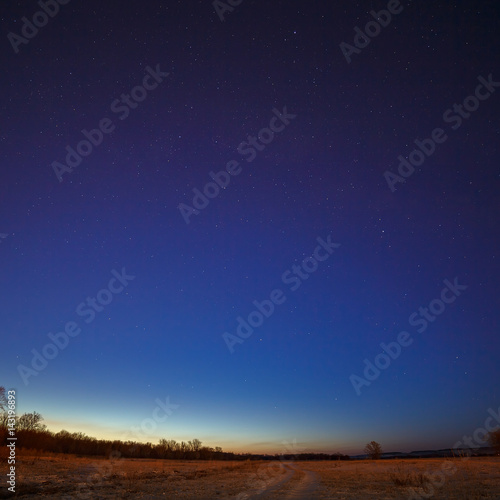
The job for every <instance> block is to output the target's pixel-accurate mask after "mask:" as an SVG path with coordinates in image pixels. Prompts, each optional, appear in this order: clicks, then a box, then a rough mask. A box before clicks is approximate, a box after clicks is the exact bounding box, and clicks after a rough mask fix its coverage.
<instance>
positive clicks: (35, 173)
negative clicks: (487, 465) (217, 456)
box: [0, 0, 500, 454]
mask: <svg viewBox="0 0 500 500" xmlns="http://www.w3.org/2000/svg"><path fill="white" fill-rule="evenodd" d="M45 2H46V4H47V5H46V6H45V9H46V10H47V12H49V13H48V14H43V12H44V11H43V10H42V7H41V5H42V4H43V5H45V4H44V0H42V1H41V2H40V3H37V2H35V1H22V2H20V1H13V2H2V5H1V6H0V20H1V33H2V41H1V48H0V55H1V68H2V76H1V79H0V90H1V97H0V115H1V117H2V120H1V124H0V162H1V163H0V164H1V171H0V175H1V178H0V259H1V268H2V279H1V287H0V290H1V292H0V293H1V295H0V304H1V314H0V331H1V336H2V347H1V351H0V352H1V366H0V385H4V386H5V387H6V388H9V389H10V388H15V389H17V397H18V412H19V413H23V412H28V411H29V412H31V411H38V412H40V413H41V414H42V415H43V417H44V418H45V423H46V424H47V425H48V427H49V429H50V430H53V431H59V430H61V429H66V430H68V431H70V432H76V431H82V432H85V433H87V434H89V435H92V436H95V437H98V438H107V439H108V438H109V439H132V440H137V441H143V442H146V441H150V442H153V443H156V442H158V439H160V438H162V437H165V438H168V439H176V440H178V441H181V440H186V441H187V440H189V439H193V438H198V439H200V440H201V441H202V442H203V443H204V444H206V445H209V446H221V447H222V448H223V449H224V450H225V451H236V452H243V451H251V452H270V453H275V452H278V453H279V452H282V451H284V450H286V448H287V447H288V450H290V449H292V448H293V446H295V448H294V449H297V450H298V449H300V450H302V451H308V452H313V451H314V452H320V451H325V452H329V453H334V452H343V453H349V454H357V453H361V452H362V449H363V447H364V445H365V444H366V443H367V442H368V441H371V440H376V441H378V442H379V443H381V445H382V447H383V449H384V450H385V451H411V450H416V449H428V448H445V447H448V448H449V447H451V446H453V444H454V443H455V442H457V441H458V440H460V439H461V438H462V436H463V435H471V434H472V433H473V432H474V430H475V429H477V428H478V427H481V426H484V422H485V420H486V419H487V418H488V416H489V412H488V411H489V410H494V411H495V412H497V413H498V408H499V406H500V392H499V385H498V380H499V379H500V363H499V362H498V352H499V347H500V340H499V326H500V325H499V319H500V307H499V305H500V304H499V293H498V290H499V288H498V276H499V264H500V259H499V254H498V243H499V241H500V240H499V238H500V234H499V233H500V231H499V230H500V228H499V225H498V212H499V207H500V203H499V201H500V199H499V194H498V188H499V186H498V184H499V167H498V165H499V152H498V144H499V140H500V124H499V120H498V116H499V110H500V83H499V82H500V66H499V64H498V53H499V51H500V43H499V41H500V38H499V36H498V26H499V9H498V5H496V4H495V2H493V1H481V0H479V1H476V2H464V1H456V2H451V1H441V2H437V5H436V3H434V2H425V3H424V2H421V3H419V2H416V1H412V2H408V1H402V2H401V3H399V2H398V1H397V0H391V1H389V3H387V2H386V1H385V0H380V1H366V2H362V3H360V2H352V1H345V0H344V1H340V2H330V1H326V0H318V1H313V2H303V1H297V0H288V1H284V0H281V1H274V2H269V1H264V0H255V1H250V0H246V1H245V0H243V1H241V2H238V1H234V0H233V1H232V2H225V1H224V2H222V1H221V2H218V3H217V2H216V3H215V5H214V4H213V3H212V2H211V1H208V0H207V1H204V2H196V1H195V2H193V1H191V2H190V1H185V0H183V1H169V2H161V1H159V0H148V1H146V2H125V3H123V2H117V1H106V2H99V1H97V0H89V1H85V2H82V1H77V0H72V1H69V0H65V1H64V2H63V1H62V0H59V3H58V4H55V3H54V0H45ZM230 3H232V4H233V5H234V6H231V5H230ZM372 10H373V11H374V12H373V13H370V11H372ZM375 11H376V12H375ZM381 11H383V12H381ZM377 13H378V14H377ZM23 18H24V19H23ZM221 18H223V20H221ZM375 19H378V21H379V22H376V21H375ZM33 22H34V23H35V24H32V23H33ZM367 23H368V24H367ZM36 24H38V27H37V26H36ZM381 25H384V26H381ZM366 31H368V33H369V34H368V35H366V34H365V33H366ZM398 341H399V343H398ZM381 344H383V345H381ZM384 349H385V350H384ZM498 423H499V424H500V421H499V422H498ZM131 429H132V430H131ZM285 441H286V443H288V444H283V443H284V442H285ZM294 442H295V443H296V444H295V445H292V443H294Z"/></svg>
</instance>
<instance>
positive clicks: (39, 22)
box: [7, 0, 70, 54]
mask: <svg viewBox="0 0 500 500" xmlns="http://www.w3.org/2000/svg"><path fill="white" fill-rule="evenodd" d="M69 2H70V0H45V1H43V0H39V1H38V2H37V4H38V5H39V7H40V8H41V9H42V10H37V11H36V12H35V13H34V14H33V16H32V17H31V21H30V20H29V19H28V18H27V17H26V16H23V17H22V18H21V21H22V22H23V25H22V27H21V35H22V36H20V35H16V34H15V33H13V32H12V31H10V32H9V33H8V34H7V38H8V39H9V42H10V44H11V46H12V48H13V49H14V52H15V53H16V54H19V47H20V46H21V45H28V43H29V41H30V40H32V39H33V38H35V37H36V35H38V32H39V30H40V28H43V27H44V26H46V25H47V24H48V22H49V19H50V18H54V17H56V16H57V14H58V12H59V9H60V5H67V4H68V3H69Z"/></svg>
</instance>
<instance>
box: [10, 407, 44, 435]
mask: <svg viewBox="0 0 500 500" xmlns="http://www.w3.org/2000/svg"><path fill="white" fill-rule="evenodd" d="M42 420H43V417H42V416H41V415H40V413H38V412H36V411H34V412H33V413H24V414H23V415H21V416H20V417H19V418H18V420H17V430H19V431H45V430H46V429H47V426H46V425H45V424H42Z"/></svg>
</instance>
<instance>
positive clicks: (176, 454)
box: [0, 387, 349, 460]
mask: <svg viewBox="0 0 500 500" xmlns="http://www.w3.org/2000/svg"><path fill="white" fill-rule="evenodd" d="M6 408H7V400H6V397H5V388H4V387H0V446H1V447H5V445H6V444H7V420H8V414H7V412H6ZM15 432H16V437H17V441H16V443H17V446H18V447H20V448H24V449H30V450H39V451H42V452H51V453H68V454H75V455H85V456H100V457H106V458H107V457H109V456H112V455H113V456H119V457H123V458H155V459H174V460H248V459H252V460H257V459H258V460H275V459H276V458H281V459H285V460H294V459H295V460H346V459H349V457H348V456H347V455H341V454H339V453H337V454H333V455H329V454H326V453H299V454H297V455H291V454H286V455H262V454H260V455H259V454H251V453H232V452H225V451H223V450H222V448H221V447H220V446H216V447H215V448H213V447H210V446H204V445H203V444H202V442H201V441H200V440H199V439H193V440H191V441H187V442H185V441H180V442H178V441H176V440H174V439H160V441H159V443H158V444H153V443H138V442H136V441H121V440H107V439H96V438H94V437H91V436H87V435H86V434H84V433H83V432H68V431H66V430H62V431H59V432H51V431H49V430H48V429H47V426H46V425H45V424H44V423H43V417H42V415H40V413H38V412H32V413H24V414H23V415H21V416H19V417H16V425H15Z"/></svg>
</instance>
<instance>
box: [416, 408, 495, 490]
mask: <svg viewBox="0 0 500 500" xmlns="http://www.w3.org/2000/svg"><path fill="white" fill-rule="evenodd" d="M488 413H489V415H490V416H489V417H487V418H486V420H485V421H484V426H483V427H478V428H477V429H476V430H475V431H474V432H473V433H472V436H463V437H462V440H461V441H457V442H456V443H455V444H454V445H453V448H452V449H451V451H452V453H453V455H454V456H459V457H460V461H461V462H467V461H468V460H470V458H471V453H468V451H469V450H471V451H474V450H477V449H479V448H481V446H484V445H485V444H486V443H487V436H488V434H489V433H490V432H494V431H496V430H498V429H499V428H500V408H498V410H497V411H496V412H495V410H493V408H489V409H488ZM464 444H465V445H466V446H467V448H466V449H465V451H464ZM457 472H458V467H457V464H456V463H455V462H451V461H450V460H445V461H443V463H442V464H441V470H440V471H439V470H438V471H431V472H426V473H425V476H426V477H427V478H428V479H429V483H430V484H429V483H428V484H426V485H425V487H419V488H417V489H415V488H413V487H408V489H407V491H408V493H409V497H408V500H422V499H423V498H430V497H431V496H432V495H434V494H435V493H436V491H435V488H441V487H443V485H444V483H445V482H446V480H447V477H449V476H453V475H454V474H456V473H457Z"/></svg>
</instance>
